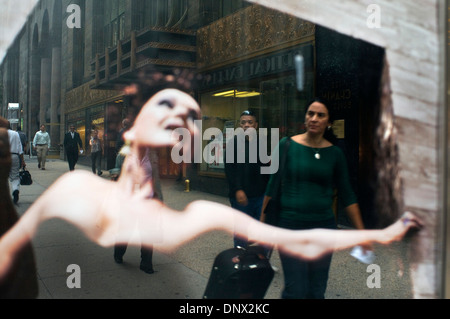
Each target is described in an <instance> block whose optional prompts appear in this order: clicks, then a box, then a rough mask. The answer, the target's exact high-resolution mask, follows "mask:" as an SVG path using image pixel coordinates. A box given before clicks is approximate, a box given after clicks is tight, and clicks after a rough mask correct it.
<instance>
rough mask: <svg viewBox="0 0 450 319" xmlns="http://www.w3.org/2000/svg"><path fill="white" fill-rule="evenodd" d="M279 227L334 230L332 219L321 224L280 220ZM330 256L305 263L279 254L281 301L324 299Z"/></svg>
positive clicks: (334, 224)
mask: <svg viewBox="0 0 450 319" xmlns="http://www.w3.org/2000/svg"><path fill="white" fill-rule="evenodd" d="M279 226H280V227H282V228H287V229H294V230H306V229H313V228H326V229H336V221H335V219H334V218H332V219H329V220H326V221H321V222H298V221H292V220H287V219H281V220H280V223H279ZM331 258H332V254H328V255H325V256H324V257H322V258H320V259H317V260H312V261H305V260H303V259H300V258H295V257H292V256H291V255H287V254H283V253H281V252H280V260H281V264H282V267H283V273H284V290H283V292H282V295H281V297H282V298H283V299H325V291H326V289H327V282H328V273H329V270H330V265H331Z"/></svg>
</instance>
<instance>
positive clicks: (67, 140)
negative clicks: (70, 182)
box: [64, 125, 83, 171]
mask: <svg viewBox="0 0 450 319" xmlns="http://www.w3.org/2000/svg"><path fill="white" fill-rule="evenodd" d="M78 147H80V149H79V150H78ZM64 150H65V151H66V155H67V162H68V163H69V170H70V171H73V170H75V165H76V164H77V162H78V154H79V152H81V151H83V143H82V142H81V137H80V134H79V133H78V132H75V126H74V125H71V126H70V129H69V132H67V133H66V134H65V135H64Z"/></svg>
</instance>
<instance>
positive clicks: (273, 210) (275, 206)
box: [264, 137, 291, 226]
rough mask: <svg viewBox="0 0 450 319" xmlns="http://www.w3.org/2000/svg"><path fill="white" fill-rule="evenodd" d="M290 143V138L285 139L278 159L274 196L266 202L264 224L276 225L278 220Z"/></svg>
mask: <svg viewBox="0 0 450 319" xmlns="http://www.w3.org/2000/svg"><path fill="white" fill-rule="evenodd" d="M290 145H291V138H290V137H289V138H288V139H287V141H286V145H285V147H284V151H283V155H282V157H281V160H280V166H279V168H278V172H276V173H275V175H274V179H275V180H274V183H275V196H274V197H272V198H271V199H270V200H269V202H268V203H267V206H266V209H265V211H264V213H265V215H266V216H265V220H264V222H265V223H266V224H269V225H272V226H278V221H279V217H280V209H281V202H280V197H281V181H282V179H283V175H284V171H285V166H286V161H287V153H288V151H289V146H290Z"/></svg>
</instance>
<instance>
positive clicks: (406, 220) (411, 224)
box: [400, 212, 424, 229]
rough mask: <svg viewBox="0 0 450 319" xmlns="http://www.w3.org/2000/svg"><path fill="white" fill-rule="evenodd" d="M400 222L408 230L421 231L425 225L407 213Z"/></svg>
mask: <svg viewBox="0 0 450 319" xmlns="http://www.w3.org/2000/svg"><path fill="white" fill-rule="evenodd" d="M400 220H401V221H402V223H403V226H405V227H406V228H416V229H420V228H422V227H423V226H424V223H423V222H422V221H421V220H420V219H419V218H418V217H417V216H416V215H414V214H413V213H411V212H405V213H404V214H403V215H402V217H401V218H400Z"/></svg>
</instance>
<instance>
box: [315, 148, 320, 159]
mask: <svg viewBox="0 0 450 319" xmlns="http://www.w3.org/2000/svg"><path fill="white" fill-rule="evenodd" d="M314 150H315V151H316V154H315V155H314V157H315V158H316V159H318V160H320V148H315V149H314Z"/></svg>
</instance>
